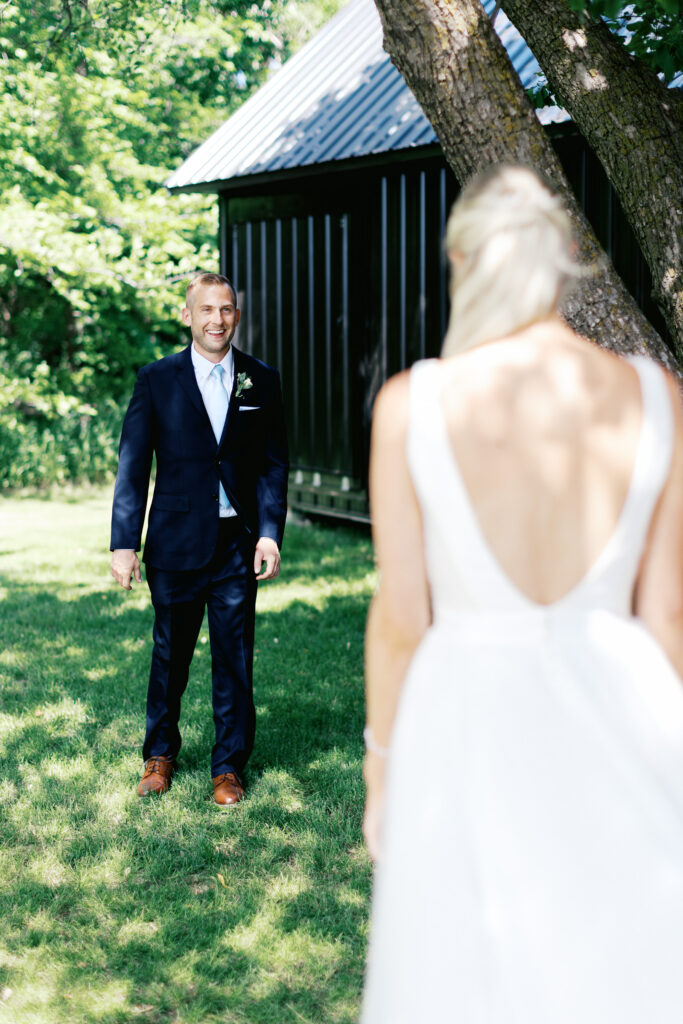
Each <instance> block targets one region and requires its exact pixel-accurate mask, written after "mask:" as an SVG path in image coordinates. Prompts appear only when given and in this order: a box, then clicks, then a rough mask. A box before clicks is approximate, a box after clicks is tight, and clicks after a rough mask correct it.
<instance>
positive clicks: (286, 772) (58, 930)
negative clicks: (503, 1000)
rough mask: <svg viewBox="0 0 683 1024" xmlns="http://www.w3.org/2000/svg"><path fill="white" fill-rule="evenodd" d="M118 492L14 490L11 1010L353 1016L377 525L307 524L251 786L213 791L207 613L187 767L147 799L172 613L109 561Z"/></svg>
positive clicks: (265, 658)
mask: <svg viewBox="0 0 683 1024" xmlns="http://www.w3.org/2000/svg"><path fill="white" fill-rule="evenodd" d="M109 504H110V503H109V493H108V492H104V491H91V492H85V493H84V494H81V495H78V496H72V497H70V496H69V495H64V494H63V495H59V494H58V495H57V496H56V497H53V498H52V499H50V500H36V499H23V500H20V499H16V500H15V499H8V498H5V499H0V1022H2V1024H10V1022H11V1024H34V1022H37V1024H61V1022H68V1024H77V1022H86V1021H87V1022H102V1024H115V1022H116V1024H118V1022H121V1024H123V1022H125V1024H128V1022H131V1021H141V1022H149V1024H152V1022H166V1021H176V1022H182V1024H199V1022H201V1024H208V1022H218V1021H220V1022H225V1024H232V1022H234V1024H288V1022H291V1024H300V1022H310V1024H332V1022H349V1024H351V1022H353V1021H355V1020H356V1017H357V1013H358V1001H359V993H360V988H361V984H362V976H363V966H364V955H365V943H366V936H367V907H368V896H369V889H370V863H369V859H368V857H367V854H366V852H365V850H364V848H363V845H362V841H361V832H360V825H361V816H362V803H363V787H362V781H361V758H362V740H361V730H362V722H363V686H362V644H363V629H364V621H365V614H366V610H367V604H368V600H369V597H370V594H371V591H372V589H373V586H374V582H375V574H374V570H373V563H372V556H371V548H370V542H369V540H368V538H367V537H366V536H365V535H364V534H361V533H357V532H353V531H348V530H343V529H339V528H332V527H322V526H310V525H294V524H292V525H291V526H290V527H288V532H287V536H286V539H285V546H284V552H283V573H282V576H281V577H280V579H279V580H278V581H276V582H275V583H268V584H264V585H263V586H262V587H261V589H260V592H259V599H258V608H259V612H258V619H257V636H256V650H257V654H256V664H255V692H256V706H257V736H256V747H255V750H254V754H253V756H252V760H251V762H250V765H249V769H248V773H247V784H248V797H247V799H246V800H245V801H244V803H242V804H240V805H239V806H237V807H234V808H226V809H221V808H219V807H217V806H216V805H215V804H214V803H213V800H212V789H211V779H210V770H209V754H210V750H211V745H212V742H213V738H212V734H213V722H212V718H211V703H210V653H209V645H208V633H207V631H206V627H204V629H203V630H202V634H201V638H200V642H199V644H198V648H197V653H196V655H195V660H194V662H193V665H192V671H191V677H190V684H189V686H188V689H187V691H186V694H185V698H184V702H183V716H182V721H181V728H182V732H183V749H182V751H181V754H180V759H179V773H178V775H177V776H176V778H175V780H174V784H173V786H172V788H171V790H170V792H169V793H168V794H166V796H164V797H162V798H161V799H155V798H151V799H146V800H141V799H140V798H139V797H138V796H137V795H136V794H135V786H136V784H137V781H138V778H139V774H140V770H141V767H142V762H141V754H140V747H141V742H142V730H143V723H144V700H145V693H146V685H147V675H148V671H149V659H150V654H151V643H152V641H151V626H152V612H151V605H150V601H149V594H148V591H147V588H146V586H145V585H144V584H143V585H142V586H137V587H136V588H135V589H134V590H133V592H132V593H126V592H124V591H123V590H120V589H119V588H117V587H116V585H115V584H114V581H113V580H112V579H111V577H110V576H109V555H108V551H107V547H108V529H109Z"/></svg>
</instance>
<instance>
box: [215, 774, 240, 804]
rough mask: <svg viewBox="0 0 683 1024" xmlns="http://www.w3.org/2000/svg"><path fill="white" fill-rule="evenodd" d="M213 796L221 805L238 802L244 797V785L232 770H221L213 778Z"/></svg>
mask: <svg viewBox="0 0 683 1024" xmlns="http://www.w3.org/2000/svg"><path fill="white" fill-rule="evenodd" d="M213 798H214V800H215V801H216V803H217V804H220V805H221V807H228V806H229V805H230V804H238V803H239V802H240V800H243V799H244V786H243V785H242V783H241V782H240V780H239V779H238V778H237V776H236V775H235V773H234V772H223V774H222V775H216V777H215V778H214V780H213Z"/></svg>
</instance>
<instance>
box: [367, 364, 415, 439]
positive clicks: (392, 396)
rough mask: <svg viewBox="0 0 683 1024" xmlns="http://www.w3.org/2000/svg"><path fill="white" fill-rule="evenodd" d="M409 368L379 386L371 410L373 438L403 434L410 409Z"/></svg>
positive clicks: (394, 436)
mask: <svg viewBox="0 0 683 1024" xmlns="http://www.w3.org/2000/svg"><path fill="white" fill-rule="evenodd" d="M411 372H412V371H411V370H403V371H402V372H401V373H397V374H396V376H394V377H390V378H389V380H388V381H387V382H386V383H385V384H383V385H382V387H381V388H380V390H379V392H378V394H377V398H376V399H375V405H374V408H373V412H372V432H373V435H374V438H375V440H377V439H382V440H390V439H392V438H397V437H400V436H401V435H405V432H406V430H407V428H408V416H409V409H410V376H411Z"/></svg>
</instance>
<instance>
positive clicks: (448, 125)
mask: <svg viewBox="0 0 683 1024" xmlns="http://www.w3.org/2000/svg"><path fill="white" fill-rule="evenodd" d="M375 3H376V5H377V8H378V10H379V12H380V16H381V18H382V24H383V28H384V45H385V48H386V50H387V52H388V53H389V54H390V56H391V59H392V61H393V62H394V64H395V65H396V67H397V68H398V70H399V71H400V72H401V74H402V75H403V77H404V78H405V80H406V82H407V83H408V85H409V86H410V88H411V89H412V91H413V93H414V94H415V96H416V97H417V100H418V102H419V103H420V105H421V107H422V109H423V110H424V112H425V114H426V115H427V117H428V118H429V120H430V121H431V123H432V125H433V127H434V131H435V132H436V134H437V136H438V137H439V141H440V143H441V146H442V148H443V151H444V155H445V157H446V159H447V160H448V162H449V164H450V166H451V167H452V169H453V171H454V173H455V176H456V178H457V179H458V181H459V182H460V184H461V185H462V184H464V183H465V182H466V181H467V180H468V179H469V178H470V177H471V176H472V175H473V174H475V173H476V172H478V171H480V170H483V169H484V168H485V167H489V166H490V165H491V164H495V163H519V164H526V165H527V166H532V167H534V168H536V170H538V171H540V172H541V173H542V174H545V175H546V176H547V177H548V178H550V180H551V181H553V183H554V184H555V186H556V188H557V189H558V191H559V192H560V193H561V194H562V196H563V197H564V200H565V202H566V205H567V209H568V211H569V214H570V216H571V218H572V221H573V224H574V228H575V231H576V235H577V241H578V244H579V254H580V259H581V261H582V262H585V263H589V264H599V265H600V270H599V272H598V273H597V274H596V275H595V276H593V277H591V278H588V279H586V280H585V281H583V282H582V284H581V285H580V286H579V287H578V288H577V289H576V290H575V292H574V293H573V295H572V296H571V298H570V299H569V300H568V301H567V303H566V306H565V310H564V314H565V316H566V319H567V321H568V322H569V323H570V324H571V325H572V327H574V329H575V330H577V331H578V332H579V333H580V334H583V335H584V336H586V337H589V338H592V339H593V340H594V341H596V342H598V344H600V345H603V346H604V347H605V348H609V349H612V350H613V351H616V352H621V353H626V352H644V351H647V352H649V353H650V354H651V355H653V356H655V358H657V359H659V360H660V361H661V362H662V363H664V365H666V366H669V367H671V368H673V367H674V362H673V359H672V357H671V354H670V352H669V351H668V349H667V347H666V345H665V344H664V342H663V341H662V339H661V338H660V337H659V335H658V334H657V332H656V331H655V330H654V328H653V327H652V326H651V324H649V323H648V321H647V320H646V319H645V317H644V316H643V314H642V313H641V311H640V309H639V308H638V306H637V305H636V303H635V301H634V300H633V299H632V298H631V296H630V295H629V293H628V292H627V290H626V288H625V287H624V285H623V283H622V281H621V279H620V278H619V277H618V275H617V274H616V272H615V270H614V268H613V267H612V264H611V263H610V262H609V260H608V259H607V256H606V255H605V253H604V252H603V250H602V248H601V247H600V244H599V242H598V240H597V238H596V237H595V233H594V231H593V229H592V228H591V226H590V224H589V223H588V220H587V218H586V216H585V214H584V213H583V211H582V210H581V208H580V207H579V205H578V203H577V201H576V198H575V196H574V194H573V192H572V190H571V187H570V185H569V183H568V181H567V179H566V177H565V174H564V171H563V170H562V167H561V165H560V162H559V160H558V158H557V156H556V154H555V151H554V149H553V147H552V145H551V143H550V141H549V139H548V137H547V135H546V133H545V130H544V129H543V128H542V126H541V125H540V124H539V122H538V119H537V117H536V114H535V113H534V110H533V108H532V107H531V104H530V103H529V100H528V98H527V96H526V93H525V92H524V89H523V88H522V84H521V82H520V80H519V78H518V76H517V74H516V72H515V70H514V68H513V67H512V64H511V63H510V60H509V58H508V56H507V54H506V52H505V50H504V48H503V45H502V43H501V42H500V40H499V39H498V36H497V35H496V33H495V31H494V29H493V26H492V24H491V22H490V20H489V18H488V16H487V15H486V12H485V11H484V9H483V7H482V6H481V3H480V2H479V0H375Z"/></svg>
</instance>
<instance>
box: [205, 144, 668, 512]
mask: <svg viewBox="0 0 683 1024" xmlns="http://www.w3.org/2000/svg"><path fill="white" fill-rule="evenodd" d="M555 144H556V147H557V149H558V153H559V156H560V158H561V160H562V162H563V164H564V166H565V168H566V170H567V173H568V176H569V178H570V181H571V182H572V185H573V186H574V188H575V191H576V193H577V196H578V197H579V199H580V200H581V202H582V205H583V206H584V208H585V209H586V211H587V213H588V216H589V218H590V219H591V221H592V223H593V225H594V227H595V228H596V231H597V233H598V236H599V238H600V241H601V242H602V244H603V245H604V246H605V248H606V250H607V252H608V253H609V254H610V255H611V256H612V258H613V259H614V261H615V263H616V265H617V269H618V270H619V272H620V273H621V275H622V277H623V278H624V280H625V283H626V284H627V286H628V287H629V289H630V290H631V292H632V294H633V295H634V297H635V298H636V300H637V301H638V302H639V303H640V304H641V307H642V308H643V309H644V311H645V313H646V315H648V316H649V317H650V319H651V320H652V322H653V323H654V324H655V326H656V327H657V328H658V329H659V330H662V331H663V330H664V327H663V324H662V320H661V317H660V315H659V313H658V311H657V310H656V308H655V307H654V305H653V303H652V300H651V299H650V291H651V283H650V278H649V273H648V271H647V267H646V265H645V263H644V261H643V259H642V256H641V254H640V251H639V249H638V246H637V243H636V242H635V239H634V237H633V234H632V232H631V230H630V228H629V226H628V224H627V222H626V220H625V217H624V215H623V213H622V212H621V208H620V206H619V204H618V201H617V199H616V197H615V195H614V193H613V191H612V189H611V187H610V186H609V184H608V182H607V181H606V179H605V176H604V172H603V171H602V168H601V167H600V165H599V163H598V162H597V160H596V159H595V157H594V156H593V155H592V154H591V153H590V152H589V151H587V150H586V147H585V144H584V143H583V141H582V140H581V139H580V137H578V136H571V137H564V138H558V139H556V140H555ZM433 152H434V150H432V153H433ZM456 194H457V186H456V182H455V179H454V177H453V175H452V173H451V171H450V169H449V168H448V167H447V165H446V164H445V162H444V161H443V159H442V158H441V157H440V156H438V155H431V154H426V155H425V156H424V157H423V158H422V159H417V160H416V159H412V160H409V161H402V162H397V163H395V164H392V165H389V166H384V167H380V168H370V169H365V170H363V169H358V170H355V171H346V172H345V173H343V174H330V173H328V174H325V175H320V176H318V177H309V178H306V179H301V180H300V181H299V182H293V183H289V184H287V183H285V184H283V183H279V184H278V183H276V182H273V183H272V185H269V186H261V187H260V188H256V189H254V188H252V189H249V190H244V191H243V192H242V194H239V195H236V194H234V192H233V193H231V194H225V193H224V194H222V195H221V196H220V214H221V218H220V220H221V266H222V270H223V272H225V273H227V274H228V276H230V277H231V278H232V280H233V282H234V284H235V287H236V289H237V292H238V296H239V302H240V306H241V308H242V322H241V324H240V327H239V334H238V337H237V339H236V343H237V345H238V346H239V347H241V348H243V349H245V350H246V351H247V352H250V353H252V354H253V355H255V356H257V357H258V358H260V359H263V360H265V361H266V362H268V363H270V364H271V365H273V366H276V367H277V368H278V369H279V370H280V371H281V374H282V383H283V393H284V397H285V408H286V415H287V422H288V428H289V433H290V447H291V453H292V475H291V481H290V496H291V500H292V504H293V505H294V506H295V507H298V508H300V509H303V510H307V511H309V512H320V513H324V514H329V515H335V516H341V517H344V518H349V519H366V518H367V492H366V486H367V463H368V451H369V442H370V422H371V415H372V406H373V403H374V400H375V397H376V395H377V392H378V390H379V388H380V387H381V385H382V383H383V382H384V381H385V380H386V379H387V377H388V376H391V375H392V374H394V373H397V372H398V371H400V370H402V369H404V368H406V367H409V366H410V365H411V364H412V363H413V362H415V360H417V359H421V358H425V357H429V356H434V355H437V354H438V352H439V349H440V345H441V339H442V338H443V335H444V332H445V328H446V321H447V315H448V297H447V284H448V282H447V267H446V262H447V261H446V260H445V258H444V256H443V252H442V238H443V230H444V226H445V221H446V217H447V214H448V210H449V209H450V206H451V204H452V202H453V200H454V199H455V196H456Z"/></svg>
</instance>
